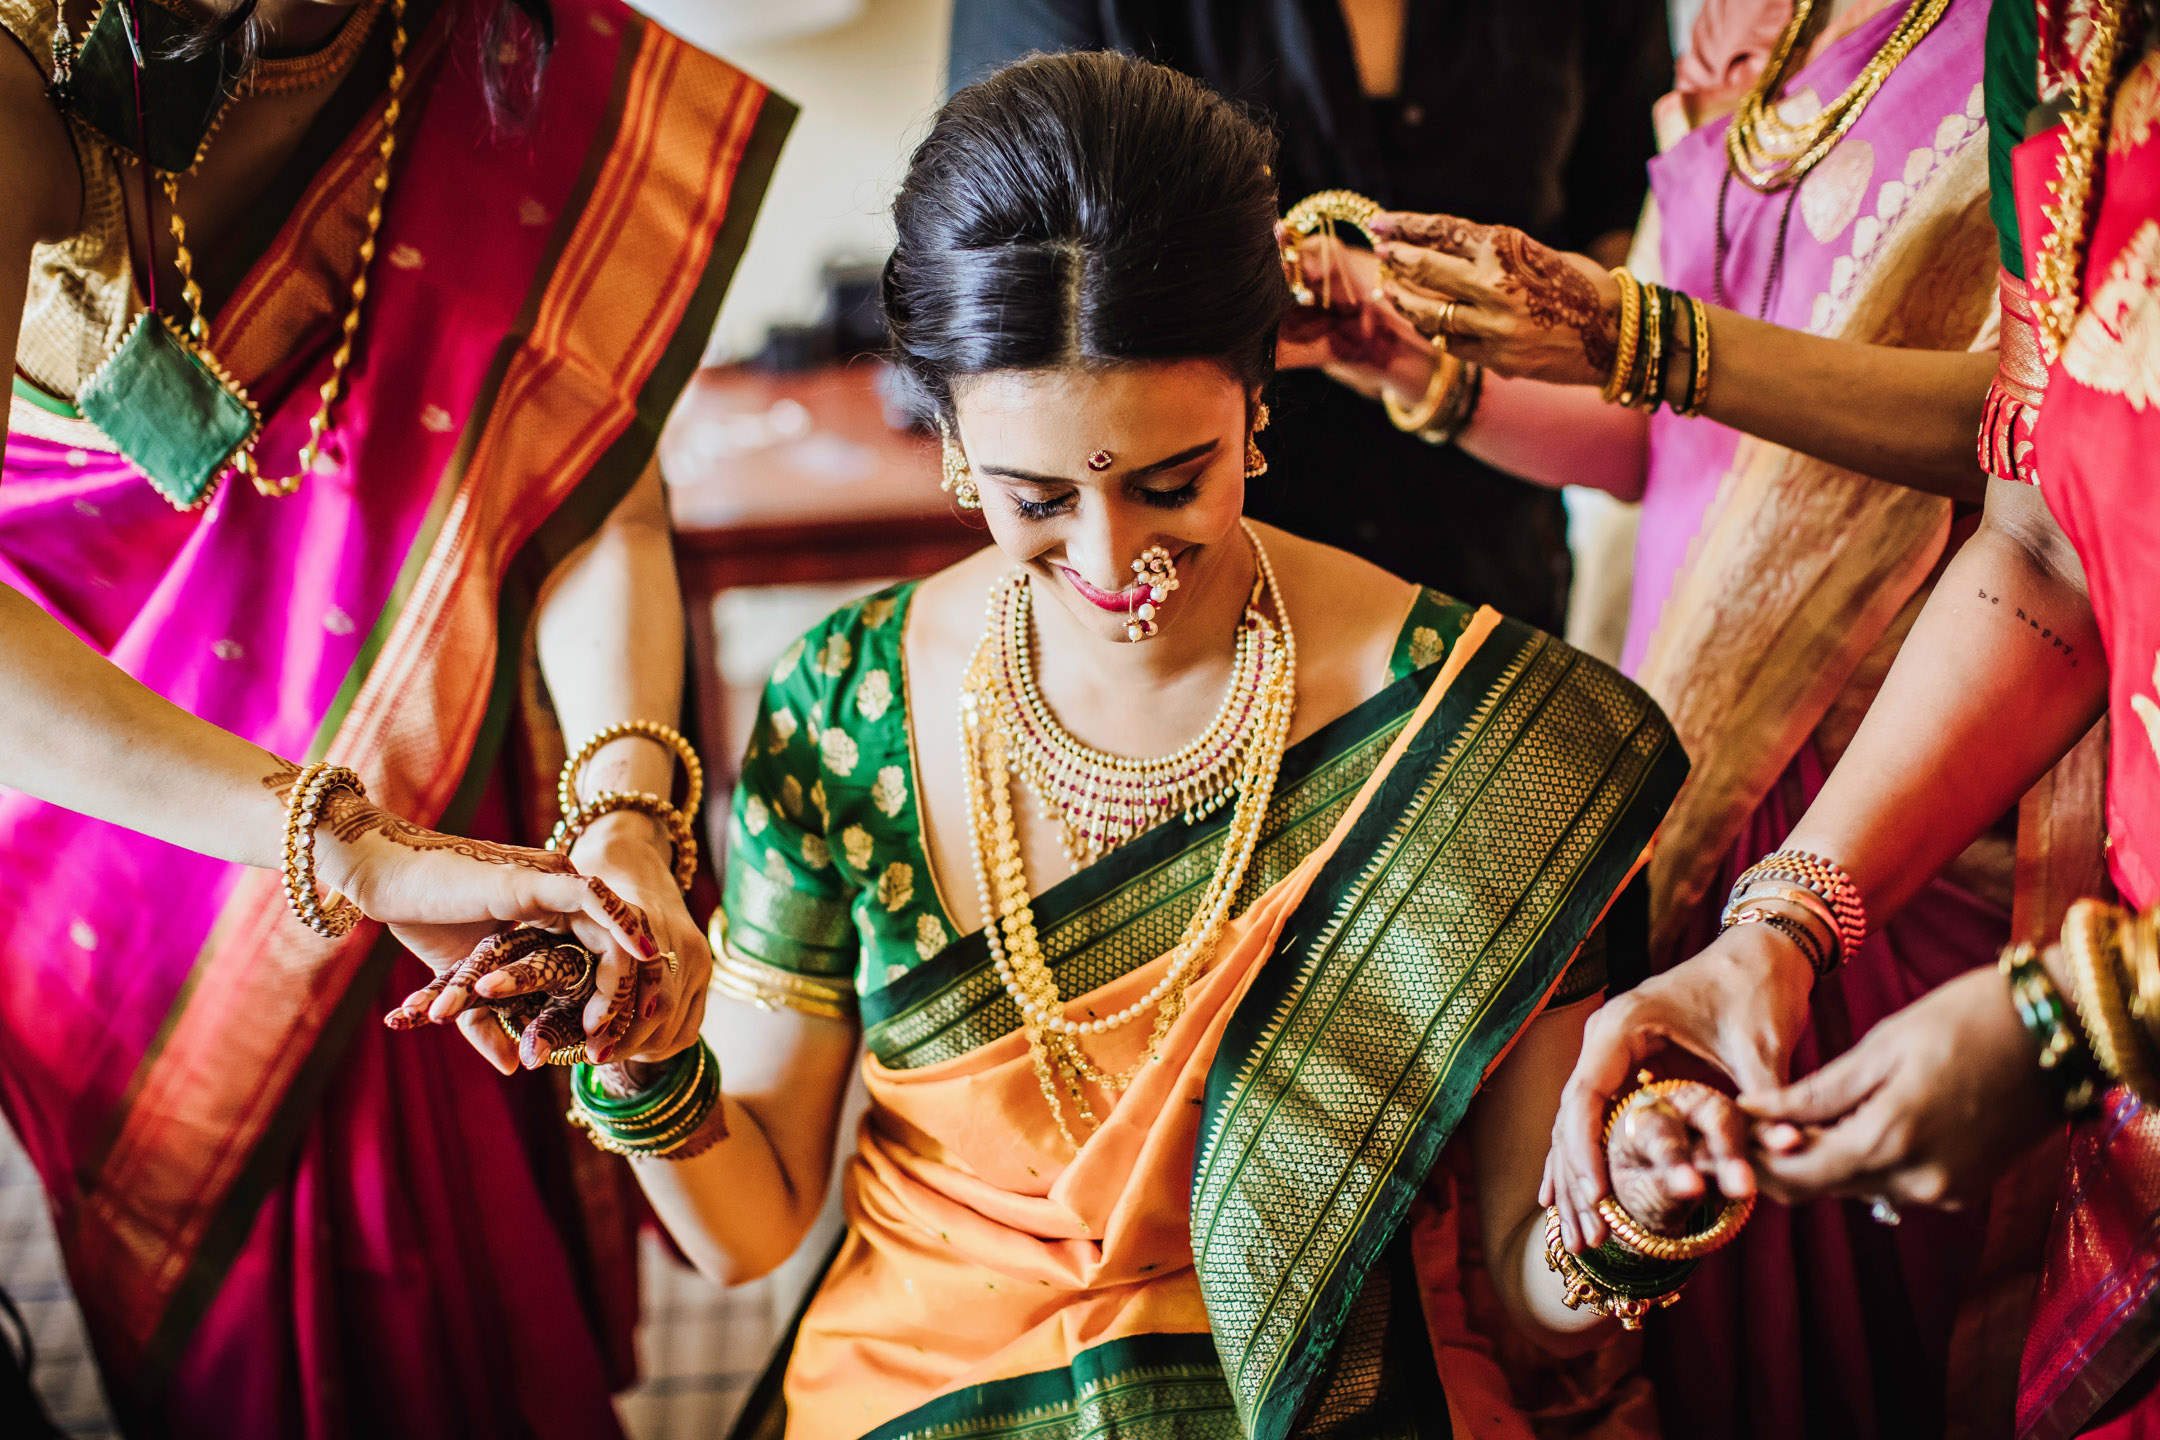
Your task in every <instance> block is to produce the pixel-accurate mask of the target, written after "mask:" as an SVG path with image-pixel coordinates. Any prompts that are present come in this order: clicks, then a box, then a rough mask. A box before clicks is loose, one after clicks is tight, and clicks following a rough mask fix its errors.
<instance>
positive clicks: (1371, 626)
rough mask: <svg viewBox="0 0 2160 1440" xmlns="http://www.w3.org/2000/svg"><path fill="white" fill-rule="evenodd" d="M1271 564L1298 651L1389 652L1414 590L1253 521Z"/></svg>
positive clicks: (1355, 560) (1351, 558)
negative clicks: (1287, 612) (1296, 638)
mask: <svg viewBox="0 0 2160 1440" xmlns="http://www.w3.org/2000/svg"><path fill="white" fill-rule="evenodd" d="M1253 529H1254V530H1256V531H1258V532H1259V535H1260V539H1261V543H1262V544H1264V545H1266V546H1267V553H1268V558H1269V560H1270V561H1272V562H1273V563H1274V566H1275V579H1276V583H1277V584H1278V585H1279V586H1280V587H1281V589H1282V600H1283V605H1284V607H1285V608H1286V609H1287V610H1288V611H1289V612H1290V619H1291V622H1292V623H1293V624H1294V625H1296V626H1297V632H1298V642H1299V648H1300V649H1301V650H1305V649H1311V648H1316V647H1317V648H1325V649H1350V650H1363V649H1367V648H1372V647H1378V648H1379V649H1380V651H1381V652H1382V653H1385V652H1386V651H1387V650H1388V649H1390V648H1392V646H1393V644H1394V642H1395V638H1396V635H1397V632H1399V631H1400V630H1401V629H1402V624H1403V617H1404V616H1405V615H1406V614H1408V613H1409V609H1410V606H1411V603H1412V601H1413V600H1415V599H1416V598H1417V595H1418V587H1417V586H1415V585H1413V584H1411V583H1410V582H1409V581H1408V580H1404V579H1400V578H1398V577H1397V576H1395V575H1392V574H1390V573H1389V572H1387V571H1386V570H1383V569H1381V568H1380V567H1379V566H1378V565H1375V564H1373V563H1372V562H1371V561H1370V560H1363V559H1360V558H1359V557H1357V556H1355V555H1352V554H1351V553H1350V552H1349V551H1347V550H1338V549H1336V548H1335V547H1334V546H1332V545H1323V544H1321V543H1320V542H1319V541H1317V540H1307V539H1305V538H1304V537H1302V536H1299V535H1293V534H1291V533H1290V532H1289V531H1287V530H1278V529H1276V528H1275V527H1274V526H1272V525H1262V524H1259V523H1257V522H1255V523H1254V525H1253Z"/></svg>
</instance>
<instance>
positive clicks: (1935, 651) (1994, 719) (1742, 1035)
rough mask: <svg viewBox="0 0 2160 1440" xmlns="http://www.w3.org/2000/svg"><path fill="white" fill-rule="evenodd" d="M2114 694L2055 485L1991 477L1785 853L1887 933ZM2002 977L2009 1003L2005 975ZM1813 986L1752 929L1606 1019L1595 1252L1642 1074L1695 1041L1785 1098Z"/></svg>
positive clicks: (1599, 1087) (1802, 966)
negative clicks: (1820, 871)
mask: <svg viewBox="0 0 2160 1440" xmlns="http://www.w3.org/2000/svg"><path fill="white" fill-rule="evenodd" d="M2106 698H2107V664H2106V661H2105V659H2104V657H2103V656H2102V654H2101V650H2100V640H2099V634H2098V631H2097V629H2096V627H2095V624H2094V621H2093V615H2092V607H2091V604H2090V602H2089V601H2088V600H2087V598H2086V595H2085V585H2084V574H2083V571H2082V569H2081V568H2080V566H2079V564H2078V560H2077V556H2076V554H2075V553H2074V552H2073V551H2072V550H2071V548H2070V546H2069V542H2068V541H2067V540H2066V539H2064V537H2063V535H2062V532H2061V531H2060V530H2059V529H2058V528H2057V527H2056V525H2055V523H2054V520H2053V518H2052V517H2051V516H2050V515H2049V514H2048V512H2047V507H2046V505H2045V504H2044V503H2043V500H2042V497H2041V495H2040V492H2039V491H2037V490H2035V489H2033V488H2031V487H2030V486H2025V485H2015V484H2011V483H2009V482H2007V481H2001V480H1997V481H1993V482H1990V484H1989V487H1988V499H1987V511H1986V515H1985V518H1984V520H1983V522H1982V524H1981V527H1980V529H1979V531H1978V532H1977V533H1976V534H1975V535H1974V536H1973V538H1972V539H1971V540H1970V541H1968V542H1967V543H1966V545H1965V547H1964V548H1963V549H1962V550H1960V551H1959V552H1958V554H1957V556H1956V557H1955V558H1954V559H1953V560H1952V561H1951V562H1950V565H1949V567H1948V568H1947V569H1946V570H1945V572H1944V574H1943V578H1942V580H1941V582H1940V583H1939V584H1938V585H1937V586H1936V587H1935V592H1934V594H1933V595H1932V596H1931V597H1929V599H1928V602H1927V606H1926V608H1925V609H1923V610H1922V611H1921V613H1920V618H1919V620H1918V621H1917V622H1916V623H1915V624H1914V626H1913V630H1912V633H1911V635H1910V636H1908V637H1907V639H1906V641H1905V646H1904V648H1903V649H1902V650H1901V651H1900V652H1899V653H1898V658H1897V663H1896V664H1895V665H1894V666H1892V667H1891V670H1890V674H1889V677H1888V679H1887V680H1886V681H1885V682H1884V684H1883V688H1882V693H1881V694H1880V695H1878V696H1877V697H1876V700H1875V704H1874V705H1873V706H1872V707H1871V708H1870V709H1869V711H1868V715H1867V719H1866V720H1865V721H1864V722H1863V723H1862V725H1861V727H1860V731H1859V733H1858V734H1857V735H1856V736H1855V737H1854V739H1853V743H1852V745H1851V747H1850V748H1849V749H1848V750H1847V751H1846V752H1845V756H1844V758H1843V760H1841V761H1840V762H1839V764H1838V767H1837V769H1836V770H1835V771H1834V772H1833V773H1832V774H1831V776H1830V779H1829V781H1828V783H1826V784H1825V785H1824V786H1823V789H1822V792H1821V793H1820V794H1819V795H1817V796H1816V798H1815V803H1814V804H1813V805H1811V806H1810V807H1809V808H1808V812H1807V814H1806V815H1805V816H1803V817H1802V818H1801V820H1800V823H1799V824H1798V825H1797V826H1795V827H1794V829H1793V832H1792V834H1791V836H1790V837H1788V838H1787V840H1786V842H1785V843H1786V845H1787V846H1788V847H1791V848H1794V849H1801V850H1809V851H1812V852H1814V853H1815V854H1818V855H1823V856H1827V857H1829V858H1830V859H1832V860H1834V861H1836V862H1837V863H1838V864H1840V865H1842V866H1843V867H1845V869H1846V870H1847V872H1848V873H1850V874H1851V876H1852V878H1853V880H1854V883H1856V884H1857V885H1858V886H1859V887H1860V891H1861V893H1862V895H1864V896H1865V897H1866V902H1867V907H1868V914H1869V918H1870V920H1871V921H1872V922H1874V923H1877V924H1879V923H1880V922H1881V921H1882V920H1884V919H1886V918H1888V917H1889V916H1890V915H1892V914H1894V913H1896V911H1897V910H1898V908H1899V907H1900V906H1902V905H1903V904H1904V903H1905V902H1906V901H1907V900H1908V899H1910V898H1911V897H1912V895H1913V893H1914V892H1915V891H1917V890H1918V889H1920V887H1921V886H1923V885H1925V884H1926V883H1927V882H1928V881H1929V880H1930V879H1932V878H1933V877H1934V876H1935V874H1936V873H1937V872H1938V871H1940V870H1941V869H1942V867H1943V866H1944V865H1945V864H1947V863H1948V862H1949V861H1950V859H1951V858H1952V857H1953V856H1955V855H1956V854H1957V853H1958V852H1959V851H1961V850H1963V849H1964V848H1965V847H1966V846H1967V845H1969V844H1971V843H1972V841H1973V840H1974V838H1975V837H1977V836H1978V835H1979V834H1980V832H1981V831H1982V830H1983V829H1985V828H1986V826H1987V825H1988V824H1989V823H1990V822H1992V821H1993V820H1994V819H1995V817H1997V816H1999V815H2001V814H2002V813H2003V812H2004V811H2005V810H2007V809H2008V808H2009V807H2010V806H2012V805H2014V804H2015V803H2016V802H2017V799H2018V797H2019V796H2021V795H2023V794H2024V793H2025V791H2026V790H2027V789H2029V788H2030V787H2031V786H2032V784H2033V782H2034V781H2036V780H2038V779H2039V778H2040V776H2041V775H2043V774H2044V773H2046V771H2047V769H2048V767H2049V766H2051V765H2053V764H2054V763H2055V762H2056V761H2057V760H2058V759H2060V758H2061V757H2062V756H2063V754H2064V753H2065V752H2067V751H2068V750H2069V749H2070V747H2071V746H2072V745H2074V744H2076V743H2077V741H2078V739H2079V738H2080V737H2081V736H2083V735H2084V733H2085V732H2086V730H2087V729H2089V728H2090V727H2091V725H2092V723H2093V721H2094V720H2095V719H2096V718H2097V717H2098V715H2099V714H2100V711H2101V708H2102V706H2103V705H2104V704H2105V702H2106ZM1762 903H1763V904H1764V905H1766V906H1772V907H1775V906H1777V905H1779V904H1781V903H1782V902H1778V901H1765V902H1762ZM1795 918H1796V919H1798V920H1801V921H1803V923H1805V921H1806V917H1805V916H1804V915H1799V914H1796V915H1795ZM1986 978H1987V979H1989V980H1990V981H1991V982H1993V983H1994V984H1995V996H1994V998H1996V999H1997V1000H2000V1001H2001V1003H2002V1004H2003V1005H2005V1006H2007V1005H2008V1001H2007V999H2006V998H2004V997H2003V996H2002V994H2001V986H2000V982H1999V981H1995V979H1994V977H1993V976H1989V977H1986ZM1812 984H1813V973H1812V971H1810V969H1809V968H1808V964H1807V961H1806V959H1805V958H1804V957H1803V956H1802V955H1801V954H1800V952H1799V950H1798V949H1796V948H1795V947H1794V945H1793V943H1792V942H1791V941H1789V940H1787V939H1784V938H1783V937H1782V936H1780V935H1779V934H1778V933H1777V932H1775V931H1773V930H1771V928H1770V927H1769V926H1767V925H1742V926H1738V927H1736V928H1734V929H1732V930H1728V931H1727V932H1725V934H1723V935H1722V936H1720V937H1719V938H1718V939H1717V940H1716V941H1715V942H1714V943H1713V944H1712V945H1711V946H1710V947H1709V948H1708V949H1706V950H1704V951H1703V952H1702V953H1701V954H1699V955H1697V956H1695V957H1694V958H1692V959H1690V960H1687V961H1685V962H1683V963H1682V964H1680V965H1677V966H1675V967H1674V968H1673V969H1671V970H1668V971H1666V972H1665V973H1664V974H1662V975H1658V976H1654V977H1652V978H1651V979H1650V980H1648V981H1645V982H1644V983H1643V984H1642V985H1640V986H1638V987H1637V988H1635V989H1634V990H1631V991H1629V992H1628V993H1627V994H1624V995H1620V996H1617V997H1615V998H1614V1000H1613V1002H1612V1003H1611V1004H1609V1005H1607V1006H1606V1007H1605V1008H1604V1009H1603V1010H1601V1011H1599V1012H1598V1014H1597V1016H1596V1017H1595V1018H1594V1019H1593V1020H1592V1021H1591V1024H1590V1027H1589V1030H1588V1033H1587V1034H1586V1036H1585V1038H1584V1042H1583V1054H1582V1059H1581V1060H1580V1061H1578V1062H1577V1064H1576V1066H1575V1073H1574V1075H1573V1076H1572V1077H1570V1079H1569V1081H1568V1087H1567V1094H1566V1097H1565V1101H1564V1103H1563V1104H1562V1106H1561V1111H1560V1118H1559V1122H1558V1124H1557V1125H1556V1127H1555V1130H1554V1134H1553V1164H1554V1171H1553V1178H1554V1181H1555V1183H1556V1187H1557V1190H1558V1195H1559V1204H1560V1206H1561V1208H1562V1211H1563V1213H1565V1214H1567V1215H1568V1217H1569V1220H1570V1223H1571V1224H1574V1225H1578V1226H1580V1227H1581V1232H1582V1234H1583V1235H1584V1236H1585V1237H1586V1238H1587V1239H1588V1240H1589V1241H1590V1242H1591V1243H1596V1241H1597V1240H1598V1239H1599V1238H1601V1237H1602V1235H1603V1233H1604V1227H1603V1224H1602V1223H1601V1222H1600V1221H1599V1220H1598V1219H1597V1217H1596V1213H1595V1210H1594V1208H1593V1207H1594V1206H1595V1205H1596V1202H1597V1200H1598V1198H1599V1197H1600V1196H1602V1195H1604V1194H1607V1193H1609V1192H1608V1186H1607V1184H1606V1174H1605V1158H1604V1152H1603V1149H1602V1147H1601V1146H1600V1145H1599V1144H1598V1138H1597V1137H1598V1126H1599V1123H1600V1122H1601V1120H1602V1119H1603V1117H1604V1114H1605V1107H1606V1106H1607V1105H1608V1104H1609V1103H1611V1100H1612V1097H1613V1096H1614V1095H1615V1094H1616V1093H1618V1092H1619V1090H1620V1089H1621V1088H1622V1087H1623V1086H1624V1085H1625V1084H1626V1083H1627V1078H1628V1076H1629V1075H1631V1074H1632V1073H1634V1071H1635V1069H1636V1067H1637V1066H1638V1065H1640V1064H1642V1063H1643V1062H1644V1061H1645V1060H1646V1059H1647V1058H1648V1057H1649V1056H1650V1055H1652V1054H1654V1053H1655V1052H1657V1051H1659V1050H1661V1049H1663V1048H1665V1047H1667V1046H1679V1047H1680V1048H1682V1049H1685V1050H1689V1051H1692V1052H1693V1053H1694V1054H1696V1055H1698V1056H1701V1057H1702V1058H1704V1059H1706V1060H1709V1061H1711V1062H1712V1063H1714V1064H1716V1065H1718V1066H1719V1067H1720V1068H1722V1069H1723V1070H1724V1071H1725V1073H1726V1074H1728V1075H1730V1076H1732V1077H1733V1079H1734V1080H1736V1081H1737V1082H1738V1083H1739V1084H1740V1086H1741V1088H1742V1089H1743V1090H1748V1091H1754V1092H1758V1093H1760V1092H1766V1091H1769V1090H1772V1089H1774V1088H1775V1087H1776V1086H1777V1085H1778V1084H1779V1083H1780V1082H1781V1081H1782V1080H1783V1079H1784V1078H1785V1070H1786V1064H1787V1061H1788V1059H1789V1057H1790V1055H1791V1053H1792V1047H1793V1044H1794V1043H1795V1041H1796V1040H1797V1039H1798V1037H1799V1033H1800V1029H1801V1026H1802V1025H1803V1024H1804V1023H1805V1022H1806V1019H1807V997H1808V991H1809V988H1810V987H1811V986H1812ZM1886 1023H1887V1022H1886ZM1943 1079H1944V1081H1945V1083H1957V1077H1956V1076H1955V1075H1954V1074H1946V1075H1945V1076H1944V1077H1943ZM1907 1138H1908V1139H1917V1138H1919V1137H1913V1136H1908V1137H1907Z"/></svg>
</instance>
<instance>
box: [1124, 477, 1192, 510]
mask: <svg viewBox="0 0 2160 1440" xmlns="http://www.w3.org/2000/svg"><path fill="white" fill-rule="evenodd" d="M1135 493H1137V494H1138V495H1139V497H1140V503H1141V504H1143V505H1153V506H1154V507H1155V508H1156V509H1158V510H1176V509H1180V508H1182V507H1184V506H1186V505H1190V504H1191V503H1192V500H1193V496H1195V495H1198V494H1199V493H1200V477H1199V476H1197V475H1195V476H1194V477H1193V478H1192V479H1190V480H1187V481H1186V482H1185V483H1184V484H1183V485H1180V486H1178V487H1177V488H1176V489H1175V490H1149V489H1145V488H1143V489H1141V490H1139V491H1137V492H1135Z"/></svg>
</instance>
